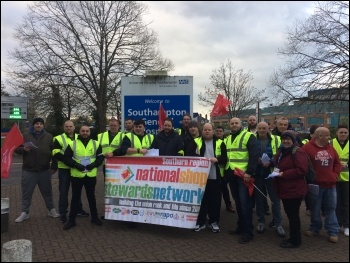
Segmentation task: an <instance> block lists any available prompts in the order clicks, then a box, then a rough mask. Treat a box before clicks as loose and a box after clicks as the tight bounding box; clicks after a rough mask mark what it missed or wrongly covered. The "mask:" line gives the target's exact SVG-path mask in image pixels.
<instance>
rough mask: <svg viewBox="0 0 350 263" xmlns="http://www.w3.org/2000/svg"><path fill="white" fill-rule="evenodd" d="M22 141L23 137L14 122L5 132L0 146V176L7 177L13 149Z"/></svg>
mask: <svg viewBox="0 0 350 263" xmlns="http://www.w3.org/2000/svg"><path fill="white" fill-rule="evenodd" d="M23 143H24V139H23V136H22V133H21V131H20V130H19V128H18V126H17V124H14V125H13V126H12V128H11V130H10V131H9V133H8V134H7V136H6V138H5V141H4V144H3V146H2V148H1V178H8V177H9V174H10V168H11V164H12V155H13V152H14V150H15V149H16V148H17V147H18V146H20V145H21V144H23Z"/></svg>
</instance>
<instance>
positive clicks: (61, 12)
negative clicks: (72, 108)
mask: <svg viewBox="0 0 350 263" xmlns="http://www.w3.org/2000/svg"><path fill="white" fill-rule="evenodd" d="M29 9H30V12H29V14H28V16H27V17H26V18H25V19H24V22H23V23H22V24H21V25H19V26H18V27H17V28H16V35H15V37H16V38H17V40H18V41H19V43H20V47H19V49H17V50H15V51H14V52H12V53H11V58H13V59H14V61H15V63H14V67H13V68H12V70H11V73H12V76H13V77H14V78H15V79H16V80H17V81H19V82H22V83H21V87H28V86H31V87H34V90H35V91H39V92H40V94H42V95H50V97H52V90H51V91H50V86H52V81H53V78H52V76H55V78H54V85H55V86H56V87H58V88H59V90H60V93H62V92H61V91H63V90H66V89H67V88H70V91H69V94H70V96H74V98H75V99H76V98H78V100H79V99H80V100H81V101H83V102H84V103H87V104H88V105H89V107H91V106H93V108H94V109H95V110H96V111H97V112H98V120H97V123H98V127H99V130H100V131H103V130H104V129H105V127H106V112H107V105H108V103H109V102H110V101H111V99H112V97H113V96H114V97H115V94H116V93H118V92H119V90H120V83H121V77H122V76H129V75H140V74H142V72H143V71H144V70H147V69H155V70H171V69H172V68H173V64H172V62H171V61H169V60H167V59H164V58H163V57H162V55H161V52H160V51H159V50H158V40H157V36H156V34H155V32H154V31H152V30H149V29H148V28H147V25H145V24H144V23H143V21H142V15H143V14H144V13H145V11H146V10H147V7H146V6H145V4H143V3H140V2H135V1H91V2H90V1H37V2H34V4H33V5H31V6H29ZM52 61H54V63H52ZM49 68H50V69H51V70H48V69H49ZM50 84H51V85H50ZM118 89H119V90H118ZM27 92H28V90H27ZM32 92H33V90H32ZM67 92H68V91H67V90H66V93H67ZM62 98H63V97H62ZM83 102H82V104H81V105H80V107H81V108H86V105H84V104H83ZM65 103H66V104H67V103H68V102H65ZM67 107H68V106H67Z"/></svg>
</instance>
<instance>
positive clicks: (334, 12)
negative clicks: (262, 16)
mask: <svg viewBox="0 0 350 263" xmlns="http://www.w3.org/2000/svg"><path fill="white" fill-rule="evenodd" d="M278 53H279V54H280V55H281V56H282V58H283V59H284V61H285V66H284V67H281V68H279V69H278V70H276V71H275V72H274V73H273V74H272V75H271V77H270V79H269V81H268V85H269V87H271V88H272V89H273V90H274V91H275V97H279V98H281V100H280V101H283V102H291V101H295V100H299V102H300V101H329V102H331V101H333V102H336V101H338V102H339V101H349V3H348V2H346V1H328V2H319V3H318V4H317V6H316V9H315V13H314V14H313V15H311V17H310V18H309V19H307V20H306V21H305V22H300V21H296V23H295V25H294V27H293V28H290V29H288V31H287V34H286V44H285V46H284V47H283V48H281V49H279V51H278ZM318 90H322V91H319V92H318V94H319V93H322V94H321V95H322V96H309V97H308V95H310V92H311V94H315V91H318Z"/></svg>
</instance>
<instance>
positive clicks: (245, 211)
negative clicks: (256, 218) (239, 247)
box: [229, 172, 254, 237]
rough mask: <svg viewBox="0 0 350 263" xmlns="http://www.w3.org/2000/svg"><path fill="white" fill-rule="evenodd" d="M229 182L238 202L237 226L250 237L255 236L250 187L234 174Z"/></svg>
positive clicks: (234, 197)
mask: <svg viewBox="0 0 350 263" xmlns="http://www.w3.org/2000/svg"><path fill="white" fill-rule="evenodd" d="M229 184H230V188H231V193H232V195H233V199H234V200H235V203H236V210H237V215H238V221H237V228H238V229H239V230H242V231H243V234H244V235H246V236H248V237H253V236H254V234H253V230H254V226H253V198H254V196H249V193H248V187H247V186H246V185H245V184H244V183H243V179H241V178H239V177H238V176H235V175H233V172H232V174H231V175H230V176H229Z"/></svg>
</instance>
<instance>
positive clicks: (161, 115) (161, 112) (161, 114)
mask: <svg viewBox="0 0 350 263" xmlns="http://www.w3.org/2000/svg"><path fill="white" fill-rule="evenodd" d="M167 117H168V116H167V115H166V112H165V110H164V108H163V105H162V103H159V111H158V127H159V129H160V130H163V127H164V121H165V119H166V118H167Z"/></svg>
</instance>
